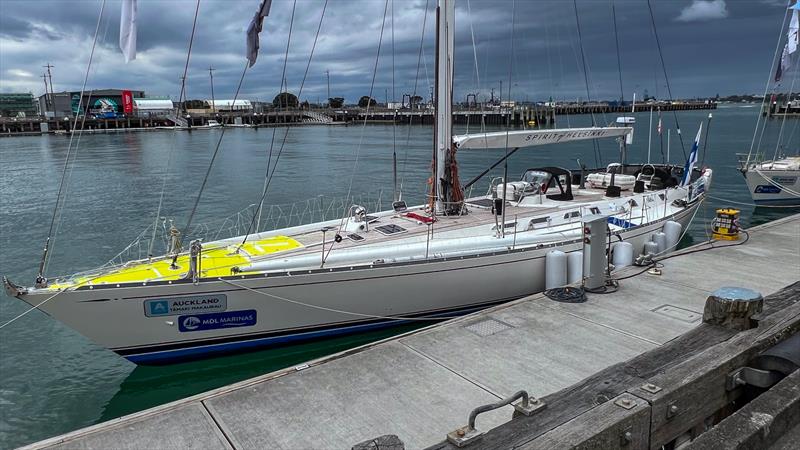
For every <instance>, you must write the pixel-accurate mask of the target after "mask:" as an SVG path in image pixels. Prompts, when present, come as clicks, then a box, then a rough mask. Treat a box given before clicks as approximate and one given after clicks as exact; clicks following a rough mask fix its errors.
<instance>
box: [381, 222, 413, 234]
mask: <svg viewBox="0 0 800 450" xmlns="http://www.w3.org/2000/svg"><path fill="white" fill-rule="evenodd" d="M374 230H375V231H377V232H378V233H380V234H383V235H385V236H389V235H392V234H397V233H402V232H404V231H406V229H405V228H403V227H401V226H400V225H395V224H393V223H390V224H387V225H381V226H379V227H375V228H374Z"/></svg>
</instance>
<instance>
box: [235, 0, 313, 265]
mask: <svg viewBox="0 0 800 450" xmlns="http://www.w3.org/2000/svg"><path fill="white" fill-rule="evenodd" d="M294 3H295V4H297V0H295V2H294ZM327 9H328V0H325V3H324V4H323V5H322V13H321V14H320V16H319V24H318V25H317V32H316V34H315V35H314V43H313V44H312V45H311V53H310V54H309V56H308V62H307V63H306V70H305V72H304V73H303V78H302V80H301V81H300V89H299V90H298V92H297V97H298V98H299V97H300V95H302V94H303V87H305V84H306V79H307V78H308V71H309V69H310V68H311V61H312V59H313V58H314V50H316V48H317V41H318V40H319V34H320V30H321V29H322V21H323V19H325V11H326V10H327ZM292 18H293V19H294V7H292ZM289 40H291V26H290V28H289ZM286 51H287V53H286V59H284V71H285V70H286V61H288V58H289V53H288V51H289V42H287V43H286ZM286 87H287V90H288V87H289V86H288V83H287V86H286ZM290 128H291V127H286V131H285V132H284V133H283V140H282V141H281V146H280V148H278V154H277V156H276V157H275V163H274V164H272V171H271V172H269V175H268V177H267V180H266V183H265V186H264V191H263V192H262V193H261V199H260V200H259V203H258V204H259V210H260V209H261V208H262V207H263V204H264V200H265V199H266V197H267V192H269V186H270V184H272V179H273V177H274V175H275V170H276V169H277V168H278V162H279V161H280V159H281V155H282V154H283V149H284V148H285V146H286V140H287V139H288V137H289V130H290ZM273 138H274V133H273ZM271 157H272V147H271V146H270V158H271ZM267 170H269V161H267ZM256 217H260V213H259V214H254V215H253V218H252V220H251V221H250V225H248V227H247V233H245V235H244V239H242V243H241V244H239V247H238V248H237V251H238V250H239V249H241V248H242V246H243V245H244V244H245V242H247V238H248V237H250V234H251V233H252V232H253V231H254V230H253V225H254V224H255V221H256ZM255 232H256V233H257V232H258V228H257V227H256V229H255Z"/></svg>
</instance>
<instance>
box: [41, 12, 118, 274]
mask: <svg viewBox="0 0 800 450" xmlns="http://www.w3.org/2000/svg"><path fill="white" fill-rule="evenodd" d="M105 7H106V0H103V2H102V3H101V4H100V14H98V16H97V25H96V26H95V30H94V39H93V40H92V50H91V51H90V52H89V62H88V63H87V65H86V75H85V76H84V78H83V86H81V94H80V97H79V99H78V110H77V111H75V121H74V122H73V124H72V132H70V137H69V143H68V144H67V154H66V157H65V158H64V168H63V169H62V171H61V181H60V182H59V184H58V192H57V194H56V204H55V206H54V207H53V216H52V217H51V219H50V228H49V230H48V232H47V239H45V243H44V250H43V253H42V260H41V262H40V263H39V274H38V276H37V277H36V278H37V282H41V281H43V280H44V273H45V269H46V265H47V260H48V255H47V253H48V249H49V245H50V241H51V240H52V237H53V228H54V226H55V222H56V216H57V214H58V210H59V206H60V205H61V194H62V193H63V192H64V187H65V186H64V185H65V183H64V181H65V179H66V177H67V169H68V168H69V167H70V164H69V160H70V156H72V140H73V138H74V137H75V131H76V129H77V127H78V117H79V114H80V111H81V106H83V94H84V92H85V91H86V84H87V82H88V81H89V71H90V70H91V68H92V59H93V58H94V50H95V48H96V47H97V36H98V35H99V34H100V22H101V19H102V18H103V12H104V11H105ZM87 102H88V100H87ZM85 123H86V114H85V113H84V114H83V119H82V120H81V128H80V129H79V130H78V136H80V134H81V133H82V132H83V127H84V124H85ZM77 154H78V148H77V145H76V146H75V155H74V157H73V159H75V158H77Z"/></svg>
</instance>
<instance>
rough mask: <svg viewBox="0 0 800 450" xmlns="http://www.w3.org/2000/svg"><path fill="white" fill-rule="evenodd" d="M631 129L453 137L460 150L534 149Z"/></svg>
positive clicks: (601, 136) (630, 131)
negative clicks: (539, 146)
mask: <svg viewBox="0 0 800 450" xmlns="http://www.w3.org/2000/svg"><path fill="white" fill-rule="evenodd" d="M632 132H633V128H631V127H589V128H561V129H553V130H522V131H498V132H493V133H479V134H462V135H460V136H455V137H453V141H455V143H456V145H457V146H458V149H459V150H463V149H486V148H506V147H508V148H516V147H533V146H536V145H546V144H557V143H560V142H570V141H582V140H586V139H603V138H610V137H620V136H626V135H628V134H630V133H632Z"/></svg>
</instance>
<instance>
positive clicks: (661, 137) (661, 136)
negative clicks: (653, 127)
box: [658, 107, 666, 164]
mask: <svg viewBox="0 0 800 450" xmlns="http://www.w3.org/2000/svg"><path fill="white" fill-rule="evenodd" d="M662 126H663V124H662V122H661V107H659V108H658V140H659V142H660V148H661V164H665V163H666V161H664V129H663V128H662Z"/></svg>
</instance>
